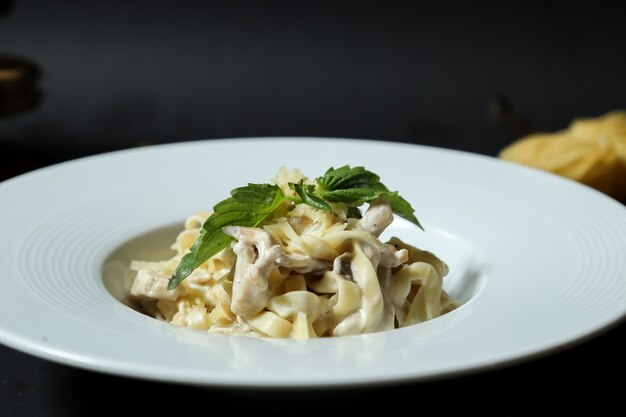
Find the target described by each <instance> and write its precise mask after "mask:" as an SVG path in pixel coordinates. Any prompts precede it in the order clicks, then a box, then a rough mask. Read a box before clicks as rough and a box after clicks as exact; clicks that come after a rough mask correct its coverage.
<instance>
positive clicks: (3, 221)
mask: <svg viewBox="0 0 626 417" xmlns="http://www.w3.org/2000/svg"><path fill="white" fill-rule="evenodd" d="M343 164H351V165H364V166H365V167H367V168H368V169H370V170H372V171H374V172H376V173H378V174H380V175H381V178H382V180H383V182H384V183H385V184H386V185H387V186H389V187H390V188H392V189H398V190H400V191H401V192H402V195H403V196H404V197H405V198H406V199H408V200H409V201H411V202H412V203H413V205H414V206H415V207H416V210H417V215H418V218H419V219H420V220H421V222H422V224H423V225H424V226H425V228H426V232H421V231H419V230H418V229H416V227H414V226H412V225H410V224H409V223H408V222H406V221H401V220H399V221H396V222H394V224H393V225H392V226H391V227H390V230H389V231H388V232H387V233H386V235H387V236H389V235H392V234H395V235H398V236H399V237H401V238H402V239H405V240H406V241H408V242H409V243H412V244H416V245H417V246H420V247H422V248H425V249H428V250H431V251H433V252H435V253H436V254H438V255H439V256H440V257H441V258H442V259H444V260H445V261H447V262H448V264H449V265H450V269H451V273H450V275H449V277H448V278H446V284H445V288H446V289H447V290H448V291H449V292H451V293H452V295H453V296H456V297H458V298H461V299H462V300H463V301H464V302H465V304H464V305H463V306H462V307H461V308H459V309H458V310H456V311H454V312H452V313H450V314H447V315H445V316H443V317H440V318H437V319H435V320H432V321H430V322H427V323H423V324H420V325H416V326H412V327H408V328H404V329H400V330H394V331H389V332H382V333H377V334H368V335H362V336H353V337H341V338H327V339H314V340H308V341H294V340H264V339H253V338H244V337H233V336H224V335H212V334H206V333H203V332H199V331H194V330H189V329H183V328H177V327H175V326H173V325H169V324H166V323H163V322H159V321H157V320H154V319H152V318H150V317H147V316H144V315H142V314H140V313H138V312H136V311H134V310H132V309H131V308H129V307H128V306H126V305H124V304H123V303H122V302H120V301H119V300H118V299H120V300H123V299H124V292H125V289H127V288H128V283H129V280H130V279H131V274H130V272H129V271H128V268H127V266H128V261H129V260H130V259H131V258H133V257H135V258H149V257H152V258H153V259H159V258H160V257H163V256H166V255H167V247H168V245H169V244H170V242H171V240H172V239H173V236H175V234H176V231H177V229H178V228H180V227H182V222H183V220H184V218H185V217H186V216H187V215H189V214H191V213H193V212H195V211H198V210H202V209H209V208H211V207H212V206H213V204H215V203H216V202H217V201H219V200H221V199H223V198H225V197H226V196H227V195H228V192H229V191H230V190H231V189H232V188H235V187H237V186H240V185H243V184H245V183H247V182H267V180H268V179H269V178H271V177H272V176H273V175H274V173H275V172H276V170H277V169H278V167H279V166H281V165H286V166H288V167H299V168H301V169H302V170H303V171H304V172H305V173H307V174H308V175H309V176H318V175H321V174H323V172H324V171H325V170H326V168H327V167H329V166H331V165H334V166H339V165H343ZM0 201H2V204H1V205H0V231H1V232H0V285H1V290H0V342H2V343H4V344H6V345H8V346H11V347H14V348H16V349H19V350H22V351H25V352H28V353H31V354H33V355H36V356H39V357H42V358H46V359H50V360H53V361H56V362H61V363H64V364H68V365H73V366H77V367H81V368H86V369H91V370H96V371H102V372H107V373H112V374H118V375H125V376H131V377H139V378H147V379H154V380H162V381H170V382H180V383H189V384H200V385H221V386H256V387H258V386H262V387H278V386H280V387H297V386H332V385H355V384H371V383H381V382H391V381H402V380H418V379H424V378H430V377H437V376H444V375H450V374H457V373H460V372H466V371H471V370H477V369H481V368H487V367H494V366H498V365H501V364H505V363H509V362H511V361H516V360H521V359H524V358H529V357H533V356H535V355H537V354H541V353H545V352H548V351H551V350H554V349H555V348H557V347H560V346H563V345H567V344H570V343H572V342H575V341H579V340H581V339H583V338H585V337H587V336H590V335H593V334H595V333H597V332H598V331H600V330H603V329H605V328H606V327H607V326H610V325H611V324H614V323H616V322H617V321H618V320H620V319H621V318H622V317H623V316H624V314H625V312H626V302H624V297H625V296H626V264H625V261H624V258H625V256H624V254H625V253H626V209H625V208H624V207H623V206H622V205H621V204H619V203H617V202H615V201H613V200H611V199H609V198H608V197H605V196H604V195H601V194H599V193H597V192H595V191H593V190H591V189H589V188H586V187H583V186H581V185H578V184H575V183H573V182H570V181H567V180H564V179H561V178H558V177H556V176H552V175H549V174H546V173H542V172H539V171H535V170H531V169H527V168H523V167H519V166H515V165H512V164H508V163H505V162H501V161H498V160H495V159H492V158H487V157H483V156H477V155H472V154H467V153H462V152H456V151H449V150H442V149H435V148H427V147H420V146H413V145H404V144H397V143H382V142H375V141H357V140H343V139H302V138H300V139H298V138H283V139H268V138H259V139H244V140H216V141H205V142H192V143H183V144H173V145H165V146H156V147H150V148H141V149H133V150H127V151H122V152H114V153H110V154H104V155H99V156H94V157H89V158H84V159H80V160H76V161H72V162H67V163H63V164H60V165H57V166H53V167H49V168H45V169H42V170H39V171H35V172H32V173H29V174H26V175H23V176H20V177H18V178H15V179H12V180H9V181H6V182H4V183H2V184H0Z"/></svg>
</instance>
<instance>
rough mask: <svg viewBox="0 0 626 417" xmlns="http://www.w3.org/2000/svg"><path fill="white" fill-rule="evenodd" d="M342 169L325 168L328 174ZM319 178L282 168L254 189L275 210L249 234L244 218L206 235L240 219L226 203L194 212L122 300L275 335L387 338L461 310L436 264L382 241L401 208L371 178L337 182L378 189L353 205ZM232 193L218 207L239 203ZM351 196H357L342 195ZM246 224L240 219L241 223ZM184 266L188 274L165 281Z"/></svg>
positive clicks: (170, 315) (156, 312)
mask: <svg viewBox="0 0 626 417" xmlns="http://www.w3.org/2000/svg"><path fill="white" fill-rule="evenodd" d="M345 168H346V167H343V168H340V169H338V170H334V171H332V172H331V171H330V170H329V171H328V172H327V174H326V177H328V175H329V172H330V173H331V174H333V173H335V172H340V170H341V169H345ZM347 169H350V170H354V168H349V167H348V168H347ZM331 170H332V168H331ZM359 172H362V171H359ZM364 172H368V171H364ZM368 173H369V172H368ZM341 175H344V173H342V174H341ZM345 175H347V173H345ZM372 175H374V174H372ZM338 176H339V174H338V175H337V176H336V177H338ZM326 177H323V178H322V177H320V178H318V179H317V181H316V180H311V179H308V178H306V177H305V176H303V174H302V173H301V172H300V171H298V170H293V171H289V170H287V169H285V168H281V169H280V170H279V172H278V174H277V175H276V177H275V178H273V179H272V181H271V183H270V184H264V185H263V186H264V188H263V190H271V192H272V193H273V194H272V196H274V197H275V196H278V197H279V198H278V199H277V198H274V197H272V198H274V200H271V203H267V202H266V201H270V199H266V200H263V204H264V206H263V207H266V206H267V205H268V204H273V206H271V207H272V208H271V210H272V211H271V213H270V214H268V215H265V214H266V212H269V209H268V210H266V212H263V216H265V217H263V219H262V220H261V221H257V220H258V219H255V220H254V221H255V223H254V224H257V225H256V226H250V224H252V223H246V221H247V220H246V221H244V220H242V221H240V222H236V221H231V222H225V223H224V224H225V225H224V226H222V225H221V224H222V223H220V224H219V227H216V228H215V230H213V229H211V227H212V226H211V224H212V223H215V222H216V220H215V219H219V218H220V215H221V216H222V217H224V216H225V215H226V214H229V215H230V214H232V213H238V212H237V211H236V210H235V209H233V208H232V207H234V206H232V207H231V206H229V208H228V210H226V209H225V208H224V207H226V205H225V204H223V203H224V202H222V203H219V204H218V205H216V206H215V208H214V212H199V213H196V214H193V215H191V216H190V217H189V218H187V220H186V221H185V224H184V229H183V230H182V231H181V232H180V233H179V234H178V236H177V238H176V241H175V242H174V243H173V245H172V248H173V249H174V250H175V252H176V254H175V255H174V256H173V257H172V258H171V259H167V260H163V261H156V262H153V261H143V260H134V261H132V263H131V265H130V267H131V269H132V270H134V271H136V272H137V274H136V277H135V280H134V283H133V285H132V289H131V296H132V297H133V299H135V300H136V301H137V302H138V303H139V304H140V305H141V308H142V309H143V311H144V312H145V313H146V314H148V315H150V316H152V317H155V318H157V319H159V320H164V321H167V322H170V323H172V324H175V325H178V326H183V327H189V328H193V329H199V330H205V331H209V332H212V333H226V334H242V335H251V336H262V337H272V338H314V337H326V336H344V335H356V334H362V333H369V332H377V331H382V330H389V329H394V328H398V327H404V326H409V325H412V324H416V323H420V322H423V321H426V320H430V319H433V318H435V317H438V316H440V315H442V314H445V313H447V312H449V311H451V310H453V309H454V308H456V307H457V306H458V305H459V302H458V301H457V300H455V299H453V298H451V297H450V296H449V295H448V294H446V292H445V291H443V290H442V280H443V278H444V276H446V274H447V273H448V266H447V265H446V264H445V263H444V262H442V261H441V260H440V259H439V258H437V257H436V256H435V255H434V254H432V253H430V252H427V251H424V250H421V249H417V248H416V247H413V246H411V245H408V244H406V243H404V242H402V241H401V240H400V239H398V238H395V237H392V238H391V239H390V240H388V241H387V242H386V243H383V242H382V241H381V240H380V239H379V237H380V235H381V234H382V233H383V231H384V230H385V229H386V228H387V227H388V226H389V225H390V224H391V223H392V221H393V219H394V212H400V213H401V214H402V208H403V207H404V206H403V204H404V202H405V200H403V199H401V198H400V197H399V196H398V195H397V193H391V192H389V191H388V190H387V189H386V187H384V186H383V185H382V184H380V182H374V180H371V181H370V183H371V184H370V183H367V184H365V183H364V182H363V181H361V182H359V183H358V184H357V183H354V182H347V180H346V181H344V182H343V186H344V187H347V188H346V189H351V190H361V189H369V188H371V189H373V190H374V191H376V190H377V191H376V192H374V191H372V192H371V193H370V194H368V196H369V197H360V198H359V199H357V200H354V201H352V202H351V203H346V202H345V201H347V200H349V199H351V198H352V199H354V197H345V198H344V197H340V195H341V194H340V193H338V192H337V191H342V192H343V191H345V190H340V189H339V188H338V187H339V185H336V186H335V188H334V189H333V186H332V181H330V180H324V178H326ZM333 178H334V177H333ZM342 178H343V177H342ZM377 178H378V177H377V176H376V181H378V180H377ZM324 181H325V184H326V185H325V186H323V184H324ZM333 181H334V180H333ZM337 181H338V180H337ZM351 181H352V180H351ZM321 183H322V184H321ZM346 184H348V185H346ZM354 184H356V185H354ZM364 184H365V185H364ZM372 184H373V185H372ZM253 185H254V184H250V185H249V186H253ZM357 185H358V186H357ZM324 187H325V188H324ZM259 189H260V188H259ZM237 190H243V188H241V189H237ZM237 190H234V191H233V193H231V194H233V197H231V198H230V199H229V200H225V201H226V202H229V201H230V202H231V203H232V204H235V203H240V202H241V201H248V200H244V194H243V191H242V192H239V193H238V194H237V193H235V192H236V191H237ZM246 190H250V189H249V188H246ZM246 192H247V191H246ZM263 192H265V191H263ZM356 192H359V193H361V191H354V192H351V193H350V194H354V193H356ZM333 193H334V194H333ZM364 193H365V191H363V195H364ZM344 194H346V193H345V192H344ZM250 195H252V194H250V193H249V194H246V196H250ZM258 195H259V194H255V197H254V198H255V199H256V200H254V202H255V203H256V202H257V200H259V199H257V197H258ZM238 196H239V197H238ZM370 197H371V198H370ZM246 198H248V197H246ZM342 198H343V199H344V200H342V201H343V202H342V201H339V200H341V199H342ZM398 198H400V199H401V200H398ZM231 200H232V201H231ZM318 200H319V201H318ZM250 201H252V200H250ZM259 201H260V200H259ZM362 201H366V202H367V203H368V204H369V207H368V208H367V211H365V212H364V213H363V214H361V213H360V210H358V208H356V205H359V204H361V203H362ZM242 204H243V203H242ZM259 204H260V203H259ZM407 205H408V203H407ZM408 206H409V207H410V205H408ZM237 207H239V206H237ZM251 207H252V206H251ZM258 207H261V206H260V205H256V206H254V210H257V209H258ZM326 207H327V208H328V209H327V208H326ZM250 212H253V211H250ZM412 212H413V211H412V209H411V211H410V213H409V215H410V216H412V217H411V218H414V216H413V215H412ZM224 213H226V214H224ZM242 213H243V211H242ZM404 214H406V213H404ZM407 216H408V215H406V216H404V217H407ZM249 217H250V215H249V212H246V213H244V214H242V215H241V218H242V219H249ZM259 217H261V216H260V215H259ZM407 218H409V217H407ZM416 222H417V219H415V223H416ZM416 224H418V225H419V223H416ZM209 235H210V236H212V237H210V238H207V236H209ZM215 236H217V237H215ZM216 239H217V240H218V241H219V239H224V244H223V245H221V246H218V247H216V248H214V252H215V254H213V255H211V256H210V257H209V258H208V259H206V260H204V259H203V258H200V257H199V256H200V255H198V254H199V253H201V252H202V249H203V247H202V245H211V244H213V245H217V244H215V243H214V242H216ZM222 246H223V247H222ZM206 253H210V252H206V251H205V254H206ZM190 259H191V260H193V261H194V262H195V264H194V267H193V268H188V269H189V270H188V271H187V272H186V274H187V276H186V277H185V278H184V280H180V281H179V282H174V283H173V279H174V278H175V277H176V276H177V274H178V273H180V271H181V270H184V269H185V268H184V265H186V264H187V263H189V262H191V261H190ZM196 265H197V266H196Z"/></svg>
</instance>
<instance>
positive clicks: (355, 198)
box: [320, 188, 383, 206]
mask: <svg viewBox="0 0 626 417" xmlns="http://www.w3.org/2000/svg"><path fill="white" fill-rule="evenodd" d="M381 193H383V192H381V191H378V190H371V189H367V188H348V189H345V190H335V191H321V192H320V195H321V196H322V197H324V198H325V199H326V200H328V201H330V202H332V203H347V204H355V205H357V206H360V205H361V204H363V203H365V202H367V201H372V200H375V199H376V198H378V196H380V195H381Z"/></svg>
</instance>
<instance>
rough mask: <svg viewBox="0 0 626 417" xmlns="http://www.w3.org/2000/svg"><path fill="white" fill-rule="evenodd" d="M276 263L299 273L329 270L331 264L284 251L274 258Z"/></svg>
mask: <svg viewBox="0 0 626 417" xmlns="http://www.w3.org/2000/svg"><path fill="white" fill-rule="evenodd" d="M276 263H277V264H278V265H280V266H284V267H285V268H289V269H291V270H293V271H296V272H297V273H299V274H306V273H308V272H318V273H324V272H326V271H329V270H330V268H331V265H332V264H331V262H329V261H324V260H321V259H315V258H312V257H310V256H308V255H299V254H286V253H282V254H281V255H280V256H279V257H278V258H277V259H276Z"/></svg>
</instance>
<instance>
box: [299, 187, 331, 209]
mask: <svg viewBox="0 0 626 417" xmlns="http://www.w3.org/2000/svg"><path fill="white" fill-rule="evenodd" d="M289 186H290V187H291V188H292V189H293V190H294V191H295V192H296V193H297V194H298V196H299V197H300V199H301V200H302V202H303V203H306V204H308V205H309V206H311V207H313V208H316V209H318V210H322V211H330V205H328V203H327V202H325V201H324V200H322V199H321V198H319V197H316V196H315V195H314V194H313V192H314V191H315V186H314V185H311V184H303V183H302V181H300V183H298V184H295V183H289ZM329 201H330V200H329Z"/></svg>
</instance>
